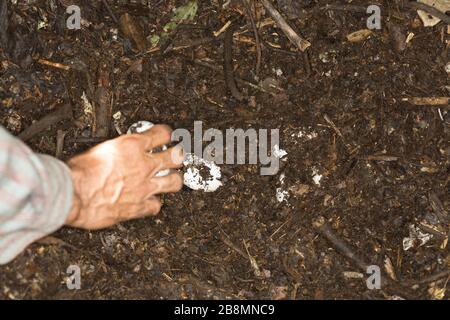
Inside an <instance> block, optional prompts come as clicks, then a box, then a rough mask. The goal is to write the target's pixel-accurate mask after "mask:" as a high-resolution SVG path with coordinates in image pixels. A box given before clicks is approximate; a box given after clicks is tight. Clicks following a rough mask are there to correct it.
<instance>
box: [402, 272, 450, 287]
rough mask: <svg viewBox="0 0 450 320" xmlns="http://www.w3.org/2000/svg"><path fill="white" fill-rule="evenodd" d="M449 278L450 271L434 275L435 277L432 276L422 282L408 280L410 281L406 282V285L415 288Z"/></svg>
mask: <svg viewBox="0 0 450 320" xmlns="http://www.w3.org/2000/svg"><path fill="white" fill-rule="evenodd" d="M448 276H450V270H444V271H441V272H438V273H436V274H433V275H431V276H429V277H426V278H423V279H421V280H408V281H405V282H404V284H405V285H407V286H413V285H415V284H427V283H430V282H435V281H437V280H439V279H442V278H444V277H448Z"/></svg>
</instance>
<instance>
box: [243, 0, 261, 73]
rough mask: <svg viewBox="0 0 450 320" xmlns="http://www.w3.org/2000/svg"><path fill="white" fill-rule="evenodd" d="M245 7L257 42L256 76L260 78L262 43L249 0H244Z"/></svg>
mask: <svg viewBox="0 0 450 320" xmlns="http://www.w3.org/2000/svg"><path fill="white" fill-rule="evenodd" d="M242 1H243V2H244V5H245V11H247V14H248V16H249V18H250V23H251V24H252V28H253V34H254V35H255V42H256V66H255V74H256V76H259V71H260V69H261V56H262V51H261V41H260V40H259V33H258V28H257V27H256V23H255V19H254V18H253V13H252V10H251V8H250V5H249V3H248V1H247V0H242Z"/></svg>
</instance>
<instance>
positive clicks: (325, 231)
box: [313, 217, 369, 272]
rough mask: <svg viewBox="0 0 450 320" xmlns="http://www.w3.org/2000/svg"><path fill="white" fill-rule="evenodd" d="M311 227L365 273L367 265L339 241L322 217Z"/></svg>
mask: <svg viewBox="0 0 450 320" xmlns="http://www.w3.org/2000/svg"><path fill="white" fill-rule="evenodd" d="M313 227H314V228H315V229H316V230H317V231H318V232H319V233H320V234H321V235H322V236H323V237H324V238H326V239H327V240H328V241H330V242H331V243H332V244H333V245H334V247H335V248H336V249H337V250H338V251H339V252H340V253H342V254H343V255H344V256H345V257H347V259H349V260H350V261H352V262H353V263H355V265H357V266H358V267H359V268H360V269H361V270H362V271H364V272H366V271H367V267H368V266H369V264H368V263H367V262H365V261H364V260H363V259H362V258H361V257H359V256H358V255H357V254H356V253H354V252H353V250H352V249H351V248H350V247H349V246H348V245H347V244H346V243H345V242H344V241H342V240H341V239H339V238H338V237H337V236H336V234H335V233H334V232H333V230H331V228H330V227H329V226H328V224H327V223H326V222H325V219H324V218H323V217H321V218H319V219H317V220H315V221H314V222H313Z"/></svg>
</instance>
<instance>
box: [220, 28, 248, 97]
mask: <svg viewBox="0 0 450 320" xmlns="http://www.w3.org/2000/svg"><path fill="white" fill-rule="evenodd" d="M235 28H236V27H235V25H232V26H230V27H229V28H228V29H227V31H225V38H224V44H223V46H224V48H223V71H224V74H225V83H226V84H227V87H228V89H229V90H230V92H231V94H232V95H233V97H234V98H235V99H236V100H238V101H242V100H244V96H243V95H242V93H241V92H240V91H239V89H238V88H237V86H236V80H235V79H234V68H233V33H234V30H235Z"/></svg>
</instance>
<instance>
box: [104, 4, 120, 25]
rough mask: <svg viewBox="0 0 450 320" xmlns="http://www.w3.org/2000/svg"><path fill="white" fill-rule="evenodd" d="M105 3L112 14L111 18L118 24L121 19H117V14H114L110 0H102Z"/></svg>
mask: <svg viewBox="0 0 450 320" xmlns="http://www.w3.org/2000/svg"><path fill="white" fill-rule="evenodd" d="M102 3H103V5H104V6H105V7H106V10H108V13H109V15H110V16H111V18H112V19H113V20H114V22H115V23H116V24H117V23H119V20H117V17H116V15H115V14H114V12H113V11H112V9H111V7H110V6H109V4H108V2H106V0H102Z"/></svg>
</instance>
